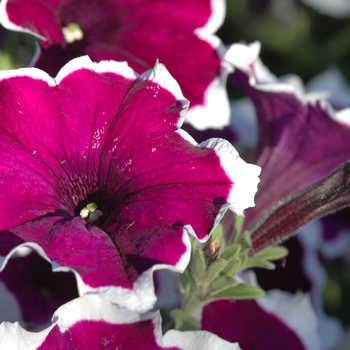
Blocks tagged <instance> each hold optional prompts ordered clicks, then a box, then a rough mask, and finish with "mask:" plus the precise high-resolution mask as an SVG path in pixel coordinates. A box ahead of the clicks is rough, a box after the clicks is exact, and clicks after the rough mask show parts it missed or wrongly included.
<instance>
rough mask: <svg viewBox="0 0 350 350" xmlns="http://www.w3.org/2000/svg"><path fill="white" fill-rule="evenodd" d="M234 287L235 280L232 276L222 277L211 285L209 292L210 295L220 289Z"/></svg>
mask: <svg viewBox="0 0 350 350" xmlns="http://www.w3.org/2000/svg"><path fill="white" fill-rule="evenodd" d="M236 285H237V280H236V279H235V278H234V277H233V276H222V277H220V278H218V279H217V280H216V281H215V282H214V283H213V284H212V286H211V291H212V293H217V292H219V291H220V290H222V289H227V288H229V287H234V286H236Z"/></svg>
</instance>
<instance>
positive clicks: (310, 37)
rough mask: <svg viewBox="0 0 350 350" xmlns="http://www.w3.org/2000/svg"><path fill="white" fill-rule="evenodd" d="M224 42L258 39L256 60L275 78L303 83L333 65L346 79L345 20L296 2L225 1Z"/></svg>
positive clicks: (348, 42)
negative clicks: (292, 78)
mask: <svg viewBox="0 0 350 350" xmlns="http://www.w3.org/2000/svg"><path fill="white" fill-rule="evenodd" d="M217 34H218V35H219V36H220V38H221V39H222V40H223V41H224V43H225V44H232V43H235V42H240V41H244V42H246V43H251V42H254V41H260V42H261V47H262V50H261V58H262V60H263V62H264V64H265V65H266V66H267V67H268V68H269V69H270V70H271V71H272V73H274V74H276V75H277V76H281V75H285V74H289V73H293V74H297V75H299V76H300V77H301V78H302V79H303V80H304V82H307V81H308V80H310V79H311V78H312V77H314V76H315V75H316V74H318V73H320V72H323V71H324V70H325V69H326V68H328V67H329V66H330V65H334V64H336V65H337V66H338V68H339V69H340V70H341V71H342V73H343V74H344V76H345V77H346V80H347V81H348V83H349V82H350V64H349V62H350V19H349V18H346V19H336V18H332V17H329V16H325V15H322V14H320V13H318V12H316V11H314V10H313V9H311V8H309V7H307V6H305V5H303V4H301V3H300V2H298V1H295V0H228V1H227V15H226V20H225V23H224V25H223V26H222V27H221V29H220V30H219V31H218V33H217Z"/></svg>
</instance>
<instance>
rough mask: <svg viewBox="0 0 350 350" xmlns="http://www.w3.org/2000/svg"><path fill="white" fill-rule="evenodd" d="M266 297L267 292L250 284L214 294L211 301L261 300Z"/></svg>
mask: <svg viewBox="0 0 350 350" xmlns="http://www.w3.org/2000/svg"><path fill="white" fill-rule="evenodd" d="M264 295H265V292H264V291H263V290H262V289H260V288H258V287H254V286H251V285H250V284H244V283H241V284H239V285H237V286H235V287H229V288H226V289H224V290H222V291H220V292H218V293H216V294H213V295H212V296H211V297H210V299H211V300H218V299H255V298H261V297H263V296H264Z"/></svg>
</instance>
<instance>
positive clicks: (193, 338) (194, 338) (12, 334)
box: [0, 295, 240, 350]
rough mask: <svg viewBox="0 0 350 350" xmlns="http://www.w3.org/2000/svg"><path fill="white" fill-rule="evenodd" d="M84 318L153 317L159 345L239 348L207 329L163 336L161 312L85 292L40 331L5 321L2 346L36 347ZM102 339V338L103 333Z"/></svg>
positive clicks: (191, 349) (192, 349)
mask: <svg viewBox="0 0 350 350" xmlns="http://www.w3.org/2000/svg"><path fill="white" fill-rule="evenodd" d="M84 320H88V321H102V322H106V323H110V324H114V325H118V324H133V323H138V322H140V321H144V320H151V321H152V323H153V325H154V335H155V338H156V343H157V345H158V346H159V347H163V346H166V347H170V346H179V347H181V349H183V350H196V349H198V350H240V347H239V346H238V344H233V343H229V342H227V341H225V340H223V339H220V338H219V337H218V336H216V335H214V334H211V333H209V332H206V331H192V332H180V331H175V330H171V331H169V332H167V333H166V334H165V336H164V337H162V330H161V317H160V313H159V312H158V311H156V312H148V313H144V314H139V313H136V312H133V311H129V310H126V309H123V308H120V307H119V306H117V305H114V304H111V303H109V302H108V301H106V300H104V299H102V298H101V297H99V296H97V295H84V296H82V297H79V298H77V299H74V300H72V301H70V302H68V303H66V304H64V305H62V306H61V307H59V308H58V309H57V310H56V312H55V313H54V315H53V318H52V322H53V324H52V325H51V326H50V327H48V328H47V329H45V330H43V331H41V332H38V333H34V332H28V331H26V330H24V329H23V328H21V327H20V325H19V324H18V323H15V324H12V323H9V322H4V323H2V324H1V325H0V348H1V349H37V348H38V347H39V346H40V345H41V344H42V343H43V342H44V341H45V339H46V337H47V336H48V334H49V333H50V331H51V330H52V329H53V328H54V327H55V326H56V325H58V327H59V329H60V331H61V332H62V333H64V332H65V331H67V330H68V329H69V328H71V327H72V326H74V325H75V324H76V323H77V322H79V321H84ZM106 340H107V341H108V339H106ZM101 341H103V339H102V334H101Z"/></svg>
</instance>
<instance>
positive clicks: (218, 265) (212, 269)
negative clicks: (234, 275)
mask: <svg viewBox="0 0 350 350" xmlns="http://www.w3.org/2000/svg"><path fill="white" fill-rule="evenodd" d="M226 265H227V261H226V260H224V259H218V260H215V261H214V262H213V263H212V264H211V265H210V266H209V267H208V269H207V274H206V278H205V279H206V280H207V281H208V282H211V281H213V280H214V279H215V278H216V277H217V276H218V275H219V274H220V272H222V271H223V270H224V268H225V267H226Z"/></svg>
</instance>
